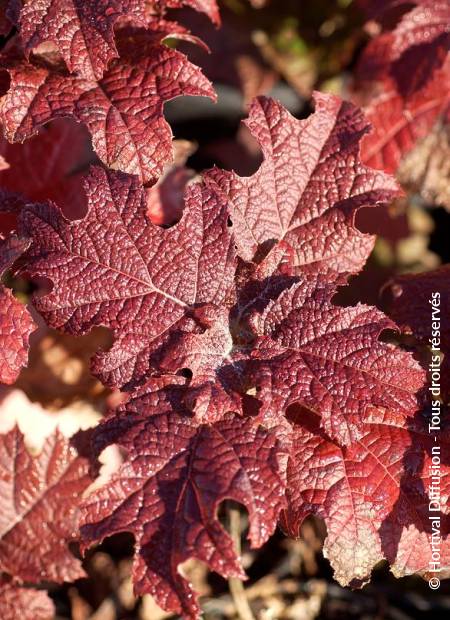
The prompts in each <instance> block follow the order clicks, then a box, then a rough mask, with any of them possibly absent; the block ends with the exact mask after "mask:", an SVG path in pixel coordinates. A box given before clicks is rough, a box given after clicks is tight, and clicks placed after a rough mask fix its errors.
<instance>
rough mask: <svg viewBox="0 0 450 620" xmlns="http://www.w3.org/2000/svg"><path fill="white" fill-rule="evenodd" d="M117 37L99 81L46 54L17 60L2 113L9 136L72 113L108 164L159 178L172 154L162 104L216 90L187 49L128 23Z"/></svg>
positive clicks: (18, 137) (149, 179) (146, 179)
mask: <svg viewBox="0 0 450 620" xmlns="http://www.w3.org/2000/svg"><path fill="white" fill-rule="evenodd" d="M119 43H120V45H119V50H120V51H121V59H117V60H115V61H113V62H112V63H111V65H110V67H109V69H108V71H107V72H105V74H104V76H103V78H102V79H101V80H100V81H98V82H96V81H93V80H89V79H85V78H82V77H77V76H70V75H68V74H67V72H65V71H64V70H63V69H62V68H61V66H60V65H58V64H56V65H55V60H54V57H52V56H51V55H48V54H47V55H45V56H39V57H35V64H30V63H26V62H24V61H15V62H14V63H12V66H11V67H10V68H9V73H10V75H11V87H10V90H9V91H8V93H7V94H6V95H5V98H4V100H3V107H2V112H1V118H2V121H3V124H4V128H5V135H6V137H7V139H8V140H9V141H10V142H14V141H19V142H23V141H24V140H25V139H27V138H30V137H31V136H32V135H33V134H35V133H36V132H37V130H38V129H39V127H41V126H42V125H44V124H45V123H48V122H49V121H50V120H52V119H54V118H57V117H61V116H73V117H74V118H75V119H76V120H77V121H79V122H81V123H84V124H85V125H86V126H87V128H88V130H89V132H90V134H91V136H92V143H93V146H94V149H95V151H96V152H97V154H98V156H99V157H100V159H101V160H102V161H103V162H104V163H105V164H106V165H108V166H109V167H111V168H114V169H117V170H122V171H124V172H128V173H130V174H136V175H138V176H139V178H140V179H141V181H142V182H143V183H146V184H151V183H153V182H155V181H156V179H157V178H158V176H159V175H160V174H161V172H162V170H163V168H164V166H165V164H167V163H168V162H170V161H171V160H172V157H173V152H172V131H171V129H170V126H169V124H168V123H167V122H166V120H165V119H164V117H163V104H164V103H165V102H166V101H169V100H170V99H173V98H175V97H179V96H181V95H198V96H200V95H203V96H207V97H211V98H213V99H214V97H215V95H214V91H213V88H212V86H211V84H210V83H209V81H208V80H207V79H206V78H205V77H204V76H203V74H202V73H201V71H200V69H198V68H197V67H195V66H194V65H192V64H191V63H190V62H189V61H188V59H187V58H186V56H184V55H183V54H181V53H180V52H177V51H176V50H173V49H170V48H168V47H166V46H164V45H161V44H160V43H159V41H158V39H156V40H155V38H154V37H152V36H151V35H150V34H145V35H143V33H142V31H138V30H133V29H129V28H127V29H124V30H122V31H121V39H120V42H119ZM121 46H122V47H123V49H122V47H121ZM22 84H26V85H27V87H26V89H24V88H22V87H21V85H22Z"/></svg>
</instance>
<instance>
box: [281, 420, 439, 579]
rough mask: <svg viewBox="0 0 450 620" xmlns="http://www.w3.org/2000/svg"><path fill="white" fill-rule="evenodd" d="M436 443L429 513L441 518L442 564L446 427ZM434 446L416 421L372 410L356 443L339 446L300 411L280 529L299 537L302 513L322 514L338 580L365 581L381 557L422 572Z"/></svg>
mask: <svg viewBox="0 0 450 620" xmlns="http://www.w3.org/2000/svg"><path fill="white" fill-rule="evenodd" d="M301 422H303V424H302V423H301ZM439 441H440V444H441V450H442V452H441V459H442V462H443V465H442V470H441V473H442V477H441V481H440V484H441V499H442V502H441V510H438V511H437V512H436V513H435V514H436V516H438V517H440V518H441V532H442V536H443V539H442V546H441V554H442V556H441V562H442V566H447V565H448V563H449V562H450V540H449V537H448V532H449V525H450V523H449V516H448V498H449V493H450V482H449V470H448V462H449V456H450V445H449V442H448V432H446V433H445V434H444V433H442V434H441V435H440V439H439ZM433 445H435V444H434V442H433V438H432V437H431V436H430V435H429V433H428V429H427V428H426V427H425V424H424V422H423V421H422V422H419V421H416V420H413V421H411V422H410V423H408V425H406V424H404V421H403V420H401V419H399V418H398V417H397V416H395V415H394V414H392V413H391V412H387V411H386V412H384V413H383V412H381V411H378V412H376V411H374V412H373V414H372V418H371V419H369V420H368V423H367V424H366V426H365V431H364V433H363V435H362V437H361V438H360V440H359V441H358V442H355V443H354V444H352V445H351V446H348V447H346V448H342V447H340V446H338V445H337V444H336V443H335V442H333V441H332V440H331V439H330V438H329V437H328V436H327V435H325V434H324V433H321V432H320V431H319V430H318V428H317V427H315V428H314V423H313V421H312V418H311V416H309V419H308V420H307V421H306V416H305V414H304V413H303V414H302V415H300V419H297V424H295V425H294V448H293V456H292V457H291V460H290V462H289V466H288V494H287V495H288V508H287V510H286V512H285V513H284V514H283V516H282V523H283V527H284V528H285V529H286V531H287V532H288V533H289V534H290V535H293V536H298V535H299V527H300V525H301V523H302V521H303V519H304V518H305V517H306V516H307V515H310V514H314V515H317V516H319V517H321V518H322V519H324V521H325V524H326V526H327V533H328V536H327V539H326V542H325V548H324V552H325V554H326V556H327V557H328V559H329V560H330V562H331V564H332V566H333V568H334V571H335V577H336V579H338V581H339V582H340V583H341V584H343V585H348V584H352V585H360V584H361V583H363V582H365V581H367V580H368V578H369V577H370V573H371V570H372V568H373V567H374V565H375V564H376V563H377V562H378V561H380V560H382V559H387V560H388V561H389V563H390V564H391V568H392V571H393V572H394V574H395V575H396V576H403V575H408V574H411V573H415V572H426V571H427V570H428V569H429V565H428V563H429V561H430V558H431V553H432V549H431V538H430V534H431V527H432V526H431V523H430V518H429V517H430V514H434V513H430V512H429V509H428V502H429V495H428V494H429V488H428V487H429V484H430V483H431V479H430V469H429V468H430V466H431V448H432V446H433ZM441 511H444V512H445V514H443V513H442V512H441Z"/></svg>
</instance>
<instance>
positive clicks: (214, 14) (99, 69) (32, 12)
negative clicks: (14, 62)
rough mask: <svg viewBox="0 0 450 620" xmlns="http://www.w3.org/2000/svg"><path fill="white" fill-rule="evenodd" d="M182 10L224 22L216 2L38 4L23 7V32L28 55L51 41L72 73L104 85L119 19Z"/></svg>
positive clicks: (43, 0) (47, 0)
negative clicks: (102, 80) (181, 8)
mask: <svg viewBox="0 0 450 620" xmlns="http://www.w3.org/2000/svg"><path fill="white" fill-rule="evenodd" d="M183 5H188V6H191V7H192V8H194V9H196V10H198V11H201V12H204V13H206V14H207V15H208V16H209V17H210V18H211V20H212V21H214V22H215V23H219V22H220V17H219V10H218V7H217V4H216V2H215V1H214V0H165V1H161V0H155V1H154V2H152V1H150V2H147V0H37V1H33V2H27V3H26V4H25V5H24V7H23V9H22V12H21V15H20V23H19V27H20V33H21V37H22V39H23V41H24V44H25V47H26V50H27V51H28V52H30V51H31V50H33V49H34V48H36V47H38V46H39V45H40V44H41V43H44V42H47V41H52V42H54V43H55V44H56V45H57V47H58V49H59V51H60V53H61V55H62V56H63V58H64V60H65V62H66V64H67V67H68V69H69V71H71V72H75V73H78V74H79V75H80V76H82V77H84V78H86V79H89V80H100V79H101V78H102V77H103V74H104V72H105V70H106V69H107V67H108V64H109V62H110V61H111V60H112V59H113V58H116V57H117V56H118V51H117V49H116V45H115V41H114V24H115V23H116V22H117V20H118V19H119V18H120V17H123V16H128V17H137V18H138V19H139V18H140V19H142V18H143V17H144V16H145V15H146V14H147V12H149V13H151V12H152V9H153V10H155V11H156V12H157V14H158V15H159V16H160V17H163V16H164V13H165V11H166V9H168V8H179V7H181V6H183Z"/></svg>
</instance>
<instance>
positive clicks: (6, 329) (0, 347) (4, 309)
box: [0, 235, 36, 383]
mask: <svg viewBox="0 0 450 620" xmlns="http://www.w3.org/2000/svg"><path fill="white" fill-rule="evenodd" d="M28 245H29V241H28V240H27V239H19V238H18V237H16V236H14V235H11V236H9V237H7V238H6V239H3V238H2V236H1V235H0V276H1V275H2V274H3V272H4V271H5V270H6V269H8V268H9V267H10V266H11V265H12V264H13V262H14V261H15V260H16V259H17V258H18V257H19V256H20V255H21V254H22V252H23V251H24V250H25V249H26V248H27V247H28ZM35 327H36V326H35V324H34V321H33V319H32V318H31V316H30V313H29V312H28V310H27V308H26V306H25V305H24V304H22V303H20V301H19V300H18V299H16V298H15V297H14V295H13V294H12V292H11V291H10V290H9V289H7V288H6V287H5V286H3V285H2V284H0V383H14V381H15V380H16V378H17V376H18V374H19V372H20V369H21V368H22V366H25V365H26V363H27V359H28V339H29V336H30V334H31V332H33V331H34V329H35Z"/></svg>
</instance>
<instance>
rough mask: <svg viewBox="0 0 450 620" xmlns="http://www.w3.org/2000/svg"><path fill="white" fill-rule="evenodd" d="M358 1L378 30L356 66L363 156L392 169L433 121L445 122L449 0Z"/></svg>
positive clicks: (449, 85)
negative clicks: (367, 128)
mask: <svg viewBox="0 0 450 620" xmlns="http://www.w3.org/2000/svg"><path fill="white" fill-rule="evenodd" d="M360 4H361V5H362V6H363V8H364V9H365V11H366V12H367V14H368V17H370V18H371V19H372V30H374V26H375V29H376V31H377V35H376V36H374V37H373V39H372V40H371V41H370V43H369V44H368V45H367V47H366V49H365V50H364V53H363V54H362V57H361V59H360V62H359V67H358V70H357V88H358V89H357V93H356V98H355V99H356V100H357V101H359V102H360V103H361V104H364V106H365V113H366V116H367V119H368V120H369V122H370V123H371V124H372V126H373V131H372V133H371V134H370V135H369V136H367V137H366V138H365V139H364V141H363V144H362V156H363V159H364V161H365V162H367V163H368V164H369V165H371V166H374V167H375V168H379V169H381V170H385V171H387V172H392V173H393V172H396V171H397V169H398V167H399V165H400V164H401V162H402V160H403V159H404V157H405V156H406V155H407V154H408V152H409V151H411V150H412V149H413V148H414V147H415V146H416V145H418V144H420V142H421V141H422V140H423V139H424V138H425V137H426V136H427V134H429V132H430V130H431V129H432V128H433V126H435V125H438V126H448V123H449V103H450V102H449V92H450V64H449V60H450V59H449V46H450V29H449V24H450V5H449V3H448V2H447V0H413V1H412V2H410V1H406V0H389V1H384V2H375V1H372V0H368V1H366V0H361V2H360ZM441 131H442V130H441ZM423 159H425V160H426V158H425V157H424V158H423ZM423 167H424V168H425V169H426V163H425V164H423Z"/></svg>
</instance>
